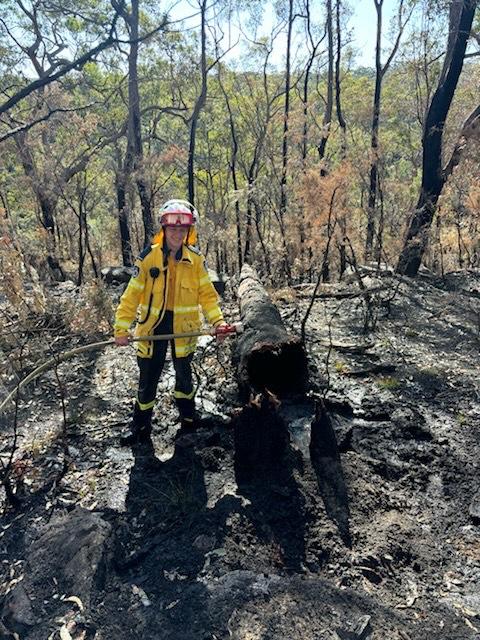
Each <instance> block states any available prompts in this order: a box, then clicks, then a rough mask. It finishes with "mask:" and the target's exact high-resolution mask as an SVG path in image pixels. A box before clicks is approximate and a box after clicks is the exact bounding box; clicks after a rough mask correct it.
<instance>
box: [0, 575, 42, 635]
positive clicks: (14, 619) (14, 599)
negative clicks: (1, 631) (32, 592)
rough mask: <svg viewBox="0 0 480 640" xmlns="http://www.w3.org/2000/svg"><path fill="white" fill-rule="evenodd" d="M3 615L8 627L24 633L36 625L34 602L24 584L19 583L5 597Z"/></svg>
mask: <svg viewBox="0 0 480 640" xmlns="http://www.w3.org/2000/svg"><path fill="white" fill-rule="evenodd" d="M1 617H2V620H3V621H4V622H5V624H6V625H7V627H8V629H10V630H12V631H15V632H16V633H19V634H22V635H23V634H26V632H27V630H28V627H33V626H34V625H35V623H36V619H35V614H34V612H33V608H32V604H31V602H30V598H29V597H28V595H27V592H26V591H25V588H24V586H23V585H22V584H17V586H16V587H15V588H14V589H13V590H12V591H11V592H10V593H9V594H8V595H7V597H6V598H5V602H4V604H3V609H2V616H1Z"/></svg>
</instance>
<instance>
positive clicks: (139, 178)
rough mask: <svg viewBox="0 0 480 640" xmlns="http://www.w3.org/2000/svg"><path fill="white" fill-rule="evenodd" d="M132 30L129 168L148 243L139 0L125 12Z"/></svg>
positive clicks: (149, 197)
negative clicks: (141, 102)
mask: <svg viewBox="0 0 480 640" xmlns="http://www.w3.org/2000/svg"><path fill="white" fill-rule="evenodd" d="M122 16H123V18H124V20H125V23H126V24H127V27H128V29H129V33H130V40H131V44H130V51H129V54H128V133H127V154H126V159H125V168H126V171H127V173H128V174H129V175H130V174H131V173H132V172H134V175H135V182H136V185H137V191H138V196H139V198H140V205H141V208H142V220H143V229H144V245H145V246H146V245H147V244H149V242H150V239H151V237H152V236H153V231H154V229H153V214H152V195H151V189H150V185H149V183H148V179H147V177H146V173H145V167H144V158H143V140H142V122H141V114H140V91H139V87H138V43H139V40H138V36H139V0H132V7H131V12H130V13H128V12H127V11H123V12H122Z"/></svg>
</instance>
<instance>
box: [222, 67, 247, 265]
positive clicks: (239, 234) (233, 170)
mask: <svg viewBox="0 0 480 640" xmlns="http://www.w3.org/2000/svg"><path fill="white" fill-rule="evenodd" d="M218 81H219V84H220V88H221V90H222V93H223V95H224V97H225V104H226V105H227V111H228V121H229V124H230V135H231V137H232V153H231V156H230V163H229V164H230V173H231V174H232V182H233V188H234V190H235V227H236V231H237V259H238V271H239V272H240V270H241V268H242V264H243V251H242V230H241V224H240V204H239V202H238V178H237V155H238V140H237V131H236V128H235V120H234V117H233V112H232V107H231V105H230V100H229V98H228V93H227V91H226V90H225V87H224V86H223V84H222V79H221V67H219V71H218Z"/></svg>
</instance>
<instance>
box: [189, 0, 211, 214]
mask: <svg viewBox="0 0 480 640" xmlns="http://www.w3.org/2000/svg"><path fill="white" fill-rule="evenodd" d="M199 7H200V16H201V30H200V42H201V52H200V74H201V82H202V84H201V89H200V94H199V95H198V98H197V100H196V102H195V106H194V108H193V113H192V117H191V119H190V140H189V146H188V167H187V172H188V199H189V201H190V202H191V203H192V204H193V205H194V204H195V177H194V169H195V145H196V141H197V126H198V120H199V118H200V113H201V111H202V109H203V107H204V106H205V102H206V99H207V34H206V13H207V0H201V1H200V2H199Z"/></svg>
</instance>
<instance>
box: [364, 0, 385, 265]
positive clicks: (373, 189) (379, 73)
mask: <svg viewBox="0 0 480 640" xmlns="http://www.w3.org/2000/svg"><path fill="white" fill-rule="evenodd" d="M374 2H375V9H376V11H377V42H376V46H375V71H376V73H375V92H374V96H373V113H372V133H371V141H370V149H371V157H372V161H371V165H370V184H369V189H368V204H367V238H366V241H365V260H370V258H371V256H372V249H373V239H374V235H375V217H376V216H375V205H376V200H377V192H378V127H379V121H380V99H381V95H382V80H383V73H384V71H383V69H382V61H381V52H382V5H383V0H374Z"/></svg>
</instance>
